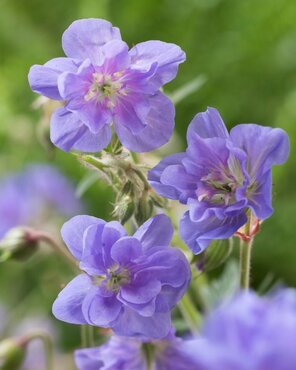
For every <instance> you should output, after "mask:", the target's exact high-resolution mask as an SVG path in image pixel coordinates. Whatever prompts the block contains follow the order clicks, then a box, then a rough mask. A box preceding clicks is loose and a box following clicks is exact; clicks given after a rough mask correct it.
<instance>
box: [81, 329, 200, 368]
mask: <svg viewBox="0 0 296 370" xmlns="http://www.w3.org/2000/svg"><path fill="white" fill-rule="evenodd" d="M192 343H195V341H192V340H188V341H183V340H182V339H181V338H176V337H175V336H173V335H170V336H168V337H167V338H165V339H162V340H155V341H150V342H148V341H145V340H141V339H138V338H123V337H118V336H112V337H111V338H110V340H109V341H108V342H107V343H105V344H104V345H102V346H101V347H96V348H85V349H80V350H77V351H75V362H76V365H77V368H78V369H79V370H99V369H102V370H131V369H132V370H147V368H148V366H147V365H148V361H150V367H149V369H150V370H202V369H201V368H200V367H198V365H197V364H196V359H195V355H194V348H193V347H192ZM147 357H148V358H147Z"/></svg>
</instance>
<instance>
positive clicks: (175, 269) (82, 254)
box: [53, 215, 191, 338]
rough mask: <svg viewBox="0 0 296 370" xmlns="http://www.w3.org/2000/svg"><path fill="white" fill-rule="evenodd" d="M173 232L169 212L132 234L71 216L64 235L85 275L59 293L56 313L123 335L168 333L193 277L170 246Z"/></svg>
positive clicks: (113, 225)
mask: <svg viewBox="0 0 296 370" xmlns="http://www.w3.org/2000/svg"><path fill="white" fill-rule="evenodd" d="M172 235H173V227H172V224H171V222H170V220H169V218H168V217H167V216H165V215H158V216H155V217H153V218H151V219H149V220H148V221H146V222H145V223H144V224H143V225H142V226H141V227H140V228H139V229H138V230H137V231H136V233H135V234H134V235H133V236H127V234H126V231H125V229H124V228H123V226H122V225H121V224H119V223H118V222H116V221H112V222H105V221H104V220H101V219H98V218H95V217H91V216H76V217H74V218H72V219H71V220H70V221H68V222H67V223H66V224H65V225H64V226H63V228H62V237H63V239H64V241H65V243H66V244H67V246H68V248H69V250H70V252H71V253H72V254H73V256H74V257H75V258H76V259H77V260H78V261H79V262H80V268H81V269H82V270H83V271H84V272H85V273H83V274H81V275H79V276H77V277H76V278H74V279H73V280H72V281H71V282H70V283H69V284H68V285H67V286H66V287H65V288H64V289H63V291H62V292H61V293H60V294H59V296H58V298H57V299H56V301H55V303H54V305H53V313H54V315H55V316H56V317H57V318H58V319H60V320H63V321H66V322H69V323H73V324H89V325H95V326H100V327H110V328H112V329H113V330H114V331H115V332H116V333H117V334H118V335H125V336H137V335H144V336H146V337H151V338H162V337H164V336H166V335H167V334H168V332H169V330H170V329H171V314H170V311H171V309H172V308H173V307H174V306H175V304H176V303H177V302H178V301H179V300H180V299H181V297H182V296H183V294H184V293H185V291H186V289H187V287H188V284H189V281H190V277H191V274H190V268H189V265H188V262H187V260H186V258H185V256H184V255H183V253H182V252H181V251H180V250H178V249H177V248H172V247H170V246H169V243H170V240H171V238H172Z"/></svg>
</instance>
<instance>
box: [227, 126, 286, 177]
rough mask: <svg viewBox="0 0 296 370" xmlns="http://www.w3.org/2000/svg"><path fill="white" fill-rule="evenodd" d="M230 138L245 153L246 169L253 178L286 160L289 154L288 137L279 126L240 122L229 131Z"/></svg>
mask: <svg viewBox="0 0 296 370" xmlns="http://www.w3.org/2000/svg"><path fill="white" fill-rule="evenodd" d="M230 138H231V140H232V141H233V143H234V145H236V146H238V147H239V148H241V149H243V150H244V151H245V152H246V153H247V157H248V163H247V166H248V171H249V173H250V175H251V177H252V178H254V179H256V177H260V175H263V174H265V172H266V171H268V170H270V168H271V166H273V165H277V164H283V163H284V162H286V160H287V158H288V155H289V150H290V144H289V137H288V135H287V133H286V132H285V131H284V130H282V129H280V128H271V127H264V126H259V125H255V124H241V125H237V126H235V127H234V128H233V129H232V130H231V131H230Z"/></svg>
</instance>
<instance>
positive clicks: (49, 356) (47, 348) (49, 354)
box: [22, 331, 53, 370]
mask: <svg viewBox="0 0 296 370" xmlns="http://www.w3.org/2000/svg"><path fill="white" fill-rule="evenodd" d="M35 339H39V340H41V341H42V342H43V346H44V353H45V361H46V370H53V345H52V340H51V338H50V336H49V335H48V334H47V333H45V332H41V331H40V332H39V331H36V332H33V333H31V334H29V335H26V336H25V337H24V338H23V340H22V344H24V345H27V344H28V343H29V342H31V341H32V340H35Z"/></svg>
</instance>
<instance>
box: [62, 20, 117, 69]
mask: <svg viewBox="0 0 296 370" xmlns="http://www.w3.org/2000/svg"><path fill="white" fill-rule="evenodd" d="M114 39H116V40H121V35H120V31H119V29H118V28H117V27H112V24H111V23H110V22H108V21H105V20H103V19H94V18H89V19H79V20H77V21H74V22H73V23H72V24H71V25H70V26H69V27H68V28H67V29H66V31H65V32H64V34H63V37H62V44H63V49H64V52H65V54H66V55H67V56H68V57H70V58H77V59H80V60H85V59H87V58H89V59H90V60H91V61H92V63H95V64H98V63H99V62H100V49H101V47H102V46H103V45H104V44H106V43H107V42H108V41H111V40H114Z"/></svg>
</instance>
